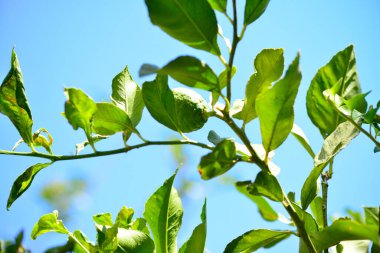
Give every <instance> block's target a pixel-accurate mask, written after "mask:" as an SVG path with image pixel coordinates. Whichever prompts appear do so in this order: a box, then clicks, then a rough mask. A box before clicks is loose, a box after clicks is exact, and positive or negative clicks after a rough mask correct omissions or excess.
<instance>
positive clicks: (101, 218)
mask: <svg viewBox="0 0 380 253" xmlns="http://www.w3.org/2000/svg"><path fill="white" fill-rule="evenodd" d="M92 220H93V221H94V222H95V224H96V226H97V227H100V228H101V227H103V226H113V221H112V216H111V214H110V213H99V214H96V215H94V216H92Z"/></svg>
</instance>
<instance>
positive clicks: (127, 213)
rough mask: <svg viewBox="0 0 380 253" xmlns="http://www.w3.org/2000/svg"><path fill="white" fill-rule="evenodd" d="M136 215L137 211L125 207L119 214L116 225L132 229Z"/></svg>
mask: <svg viewBox="0 0 380 253" xmlns="http://www.w3.org/2000/svg"><path fill="white" fill-rule="evenodd" d="M134 213H135V211H134V210H133V209H132V208H127V207H125V206H123V207H122V208H121V209H120V211H119V213H118V214H117V217H116V221H115V223H117V224H118V227H119V228H126V229H128V228H130V227H131V223H132V218H133V214H134Z"/></svg>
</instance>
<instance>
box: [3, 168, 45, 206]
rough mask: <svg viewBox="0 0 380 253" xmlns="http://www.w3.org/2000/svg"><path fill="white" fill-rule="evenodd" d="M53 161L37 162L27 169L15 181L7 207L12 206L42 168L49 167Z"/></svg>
mask: <svg viewBox="0 0 380 253" xmlns="http://www.w3.org/2000/svg"><path fill="white" fill-rule="evenodd" d="M51 164H52V163H37V164H35V165H33V166H31V167H29V168H28V169H26V170H25V171H24V172H23V173H22V174H21V175H20V176H19V177H18V178H17V179H16V180H15V182H14V183H13V185H12V189H11V192H10V194H9V197H8V201H7V209H8V210H9V208H10V207H11V205H12V204H13V202H15V201H16V199H18V198H19V197H20V196H21V195H22V194H23V193H24V192H25V191H26V190H27V189H28V188H29V187H30V185H31V184H32V182H33V179H34V177H35V176H36V174H37V173H38V172H40V171H41V170H42V169H44V168H46V167H48V166H49V165H51Z"/></svg>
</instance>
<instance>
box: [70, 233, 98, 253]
mask: <svg viewBox="0 0 380 253" xmlns="http://www.w3.org/2000/svg"><path fill="white" fill-rule="evenodd" d="M72 237H73V238H75V242H76V243H75V245H74V252H75V253H88V252H90V253H96V252H97V247H95V246H94V245H93V244H92V243H91V242H90V241H89V240H88V239H87V237H86V236H85V235H84V234H83V233H82V231H80V230H75V231H74V233H73V234H72ZM78 242H79V243H80V244H81V245H79V244H78ZM82 247H84V248H85V249H86V250H87V251H85V250H84V249H83V248H82Z"/></svg>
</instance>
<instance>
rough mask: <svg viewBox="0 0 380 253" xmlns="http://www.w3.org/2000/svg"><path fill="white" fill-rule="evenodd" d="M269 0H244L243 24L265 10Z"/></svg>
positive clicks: (250, 21) (257, 16)
mask: <svg viewBox="0 0 380 253" xmlns="http://www.w3.org/2000/svg"><path fill="white" fill-rule="evenodd" d="M268 4H269V0H246V1H245V9H244V24H245V25H249V24H251V23H253V22H255V21H256V20H257V19H258V18H259V17H260V16H261V15H262V14H263V13H264V11H265V10H266V8H267V6H268Z"/></svg>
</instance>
